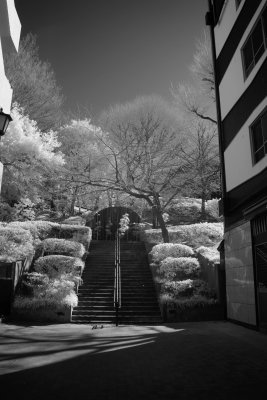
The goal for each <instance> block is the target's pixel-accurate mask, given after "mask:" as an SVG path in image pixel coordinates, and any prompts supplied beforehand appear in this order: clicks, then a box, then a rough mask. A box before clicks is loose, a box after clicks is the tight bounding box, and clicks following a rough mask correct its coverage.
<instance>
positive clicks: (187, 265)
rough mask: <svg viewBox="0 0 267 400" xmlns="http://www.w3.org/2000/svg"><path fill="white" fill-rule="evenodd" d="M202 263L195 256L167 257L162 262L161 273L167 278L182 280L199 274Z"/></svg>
mask: <svg viewBox="0 0 267 400" xmlns="http://www.w3.org/2000/svg"><path fill="white" fill-rule="evenodd" d="M199 272H200V265H199V262H198V260H197V259H196V258H193V257H180V258H174V257H167V258H165V260H163V261H162V262H161V265H160V268H159V273H160V274H161V275H163V276H164V277H165V278H166V279H171V280H175V281H181V280H183V279H193V278H197V277H198V276H199Z"/></svg>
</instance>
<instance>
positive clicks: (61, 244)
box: [36, 238, 85, 258]
mask: <svg viewBox="0 0 267 400" xmlns="http://www.w3.org/2000/svg"><path fill="white" fill-rule="evenodd" d="M43 252H44V253H49V254H63V255H66V256H71V257H78V258H82V257H83V256H84V254H85V248H84V246H83V245H82V244H81V243H79V242H74V241H71V240H65V239H57V238H49V239H45V240H43V241H42V242H41V243H40V244H39V245H38V246H37V248H36V256H37V257H38V255H41V254H42V253H43Z"/></svg>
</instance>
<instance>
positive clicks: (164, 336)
mask: <svg viewBox="0 0 267 400" xmlns="http://www.w3.org/2000/svg"><path fill="white" fill-rule="evenodd" d="M207 328H209V330H207ZM28 334H29V333H28ZM28 334H27V335H25V336H24V338H23V340H20V338H19V335H18V336H16V338H18V341H20V346H21V348H19V349H18V347H19V346H17V345H16V343H15V342H16V341H15V340H14V337H13V339H12V335H10V334H9V335H8V337H7V339H8V340H9V339H10V340H12V346H13V347H12V346H11V349H10V352H9V353H7V354H4V357H6V358H5V359H3V363H2V364H1V363H0V366H1V365H2V366H3V365H9V368H6V371H9V373H5V374H4V375H1V376H0V385H1V386H0V387H1V388H2V391H3V392H5V393H7V395H8V397H9V398H11V399H13V398H15V396H18V395H19V396H20V397H22V398H25V399H27V400H31V399H35V400H36V399H37V400H42V399H46V400H47V399H57V400H58V399H59V400H60V399H74V398H75V397H77V396H79V397H80V398H82V399H87V398H88V399H89V400H94V399H105V400H113V399H116V400H117V399H118V400H122V399H123V400H132V399H135V400H136V399H137V400H139V399H146V400H150V399H161V400H165V399H166V400H169V399H176V400H180V399H194V400H195V399H196V400H201V399H205V400H206V399H209V398H211V396H212V397H213V398H215V399H216V400H217V399H224V400H225V399H227V400H228V399H235V400H237V399H241V398H242V400H243V399H248V398H249V396H251V395H252V393H253V391H254V394H255V389H256V388H257V394H258V393H261V392H262V393H263V390H265V391H266V390H267V384H266V382H265V375H266V372H267V357H266V355H267V351H266V350H265V352H264V355H265V357H263V352H262V349H260V348H255V347H252V346H250V345H249V344H248V343H247V342H243V341H242V340H240V338H239V337H238V336H237V337H234V336H231V337H230V336H229V335H226V334H225V333H224V332H220V331H219V330H216V329H214V330H213V329H212V327H210V325H208V324H207V325H206V328H205V329H202V328H201V325H197V324H195V325H189V324H180V325H175V327H173V326H171V325H168V326H167V325H165V326H162V327H144V329H142V328H141V327H128V328H126V327H121V328H117V329H115V328H114V329H107V330H101V331H99V332H97V333H95V332H93V331H89V332H88V333H84V331H83V332H81V333H80V334H78V335H77V336H76V337H74V336H73V337H70V338H69V339H68V338H67V336H66V337H56V336H53V337H49V335H47V338H44V337H42V332H41V333H40V338H39V339H38V338H35V341H34V342H32V343H31V340H30V338H29V337H28ZM71 334H72V333H71V332H70V335H71ZM51 335H54V333H51ZM46 339H47V340H46ZM24 340H25V342H24ZM24 345H25V346H26V347H25V349H23V346H24ZM27 346H28V347H27ZM16 348H17V350H19V351H17V352H16ZM12 365H13V367H14V372H11V371H12ZM16 368H17V369H21V370H20V371H19V370H16Z"/></svg>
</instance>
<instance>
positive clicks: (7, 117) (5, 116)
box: [0, 108, 12, 136]
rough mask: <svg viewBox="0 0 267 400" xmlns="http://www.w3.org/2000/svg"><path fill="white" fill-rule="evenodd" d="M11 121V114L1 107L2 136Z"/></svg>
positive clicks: (0, 130) (0, 123) (0, 131)
mask: <svg viewBox="0 0 267 400" xmlns="http://www.w3.org/2000/svg"><path fill="white" fill-rule="evenodd" d="M10 121H12V118H11V117H10V115H9V114H5V113H4V112H3V109H2V108H0V136H4V134H5V133H6V130H7V127H8V125H9V122H10Z"/></svg>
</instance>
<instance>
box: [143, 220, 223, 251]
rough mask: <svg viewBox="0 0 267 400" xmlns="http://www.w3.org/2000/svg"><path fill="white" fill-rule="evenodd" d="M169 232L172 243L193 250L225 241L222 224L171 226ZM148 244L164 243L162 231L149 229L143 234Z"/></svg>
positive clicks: (206, 223) (207, 223)
mask: <svg viewBox="0 0 267 400" xmlns="http://www.w3.org/2000/svg"><path fill="white" fill-rule="evenodd" d="M168 232H169V236H170V241H171V242H172V243H182V244H186V245H188V246H192V247H193V248H197V247H199V246H209V247H212V246H214V245H216V244H217V243H219V242H220V241H221V240H222V239H223V224H222V223H221V222H214V223H209V222H203V223H200V224H192V225H179V226H169V227H168ZM142 236H143V240H144V241H145V242H148V243H162V234H161V230H160V229H148V230H145V231H144V232H143V234H142Z"/></svg>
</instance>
